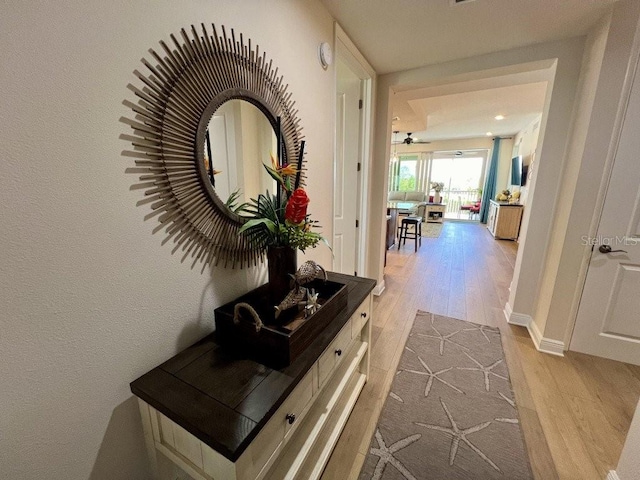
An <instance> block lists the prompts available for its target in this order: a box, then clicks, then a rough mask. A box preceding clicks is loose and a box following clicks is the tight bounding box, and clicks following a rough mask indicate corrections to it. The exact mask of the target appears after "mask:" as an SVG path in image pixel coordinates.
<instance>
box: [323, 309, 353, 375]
mask: <svg viewBox="0 0 640 480" xmlns="http://www.w3.org/2000/svg"><path fill="white" fill-rule="evenodd" d="M351 329H352V326H351V319H349V320H348V321H347V323H346V324H345V325H344V327H342V330H340V333H338V335H336V338H335V339H334V340H333V342H331V344H330V345H329V346H328V347H327V349H326V350H325V351H324V353H323V354H322V355H321V356H320V359H319V360H318V386H319V387H322V385H324V383H325V382H326V381H327V379H328V378H329V377H330V376H331V372H333V370H334V369H335V367H336V366H337V365H338V364H339V363H340V361H341V360H342V358H343V357H344V355H345V354H346V353H347V349H348V348H349V345H350V344H351Z"/></svg>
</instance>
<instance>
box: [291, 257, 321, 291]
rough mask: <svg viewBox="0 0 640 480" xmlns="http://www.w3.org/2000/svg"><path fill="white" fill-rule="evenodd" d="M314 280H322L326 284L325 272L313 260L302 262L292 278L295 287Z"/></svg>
mask: <svg viewBox="0 0 640 480" xmlns="http://www.w3.org/2000/svg"><path fill="white" fill-rule="evenodd" d="M316 278H324V281H325V282H326V281H327V272H326V270H325V269H324V268H322V267H321V266H320V265H318V264H317V263H316V262H314V261H313V260H307V261H306V262H304V263H303V264H302V266H301V267H300V268H299V269H298V271H297V272H296V274H295V275H294V276H293V279H294V280H295V282H296V284H297V285H305V284H307V283H309V282H310V281H312V280H315V279H316Z"/></svg>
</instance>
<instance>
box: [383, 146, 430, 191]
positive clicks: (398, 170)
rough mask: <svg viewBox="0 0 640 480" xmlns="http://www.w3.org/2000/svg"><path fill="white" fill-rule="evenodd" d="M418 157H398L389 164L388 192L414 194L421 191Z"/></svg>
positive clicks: (419, 158) (419, 161)
mask: <svg viewBox="0 0 640 480" xmlns="http://www.w3.org/2000/svg"><path fill="white" fill-rule="evenodd" d="M422 163H423V162H422V159H421V156H420V155H400V156H399V157H398V159H397V160H396V161H393V160H392V161H391V163H390V164H389V190H390V191H391V190H400V191H402V192H415V191H416V190H421V189H420V188H419V186H420V184H421V175H420V172H421V168H420V167H421V164H422Z"/></svg>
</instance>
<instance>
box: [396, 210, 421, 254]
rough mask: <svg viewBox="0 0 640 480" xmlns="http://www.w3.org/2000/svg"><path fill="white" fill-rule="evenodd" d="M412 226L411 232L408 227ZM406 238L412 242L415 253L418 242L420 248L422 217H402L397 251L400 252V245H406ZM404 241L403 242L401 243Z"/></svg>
mask: <svg viewBox="0 0 640 480" xmlns="http://www.w3.org/2000/svg"><path fill="white" fill-rule="evenodd" d="M410 225H413V231H412V232H410V231H409V226H410ZM407 238H408V239H409V240H414V241H415V242H416V243H415V251H416V252H417V251H418V242H420V246H422V217H413V216H410V217H404V218H403V219H402V223H401V224H400V238H399V239H398V250H400V244H401V243H402V244H403V245H406V243H407ZM403 241H404V242H403Z"/></svg>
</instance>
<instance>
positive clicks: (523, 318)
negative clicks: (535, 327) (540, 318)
mask: <svg viewBox="0 0 640 480" xmlns="http://www.w3.org/2000/svg"><path fill="white" fill-rule="evenodd" d="M503 312H504V316H505V318H506V319H507V323H509V324H511V325H519V326H521V327H527V328H529V325H531V323H533V319H532V318H531V317H530V316H529V315H524V314H522V313H516V312H514V311H513V308H511V305H509V302H507V303H506V304H505V306H504V310H503Z"/></svg>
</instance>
